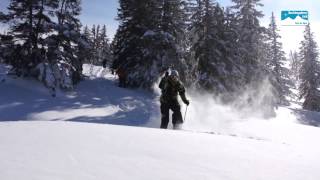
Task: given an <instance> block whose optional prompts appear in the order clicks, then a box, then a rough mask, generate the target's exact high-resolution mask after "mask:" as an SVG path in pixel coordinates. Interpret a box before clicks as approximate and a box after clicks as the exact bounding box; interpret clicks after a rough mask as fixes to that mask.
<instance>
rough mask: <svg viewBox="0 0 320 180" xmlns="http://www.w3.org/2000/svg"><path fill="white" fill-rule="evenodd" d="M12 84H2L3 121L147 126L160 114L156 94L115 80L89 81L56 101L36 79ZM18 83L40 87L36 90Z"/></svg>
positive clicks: (0, 107)
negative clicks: (122, 86) (119, 83)
mask: <svg viewBox="0 0 320 180" xmlns="http://www.w3.org/2000/svg"><path fill="white" fill-rule="evenodd" d="M10 81H11V82H6V83H0V93H1V97H0V121H18V120H50V121H61V120H63V121H77V122H90V123H107V124H116V125H129V126H146V125H147V124H149V125H150V122H149V121H150V119H151V117H152V116H153V113H158V111H159V110H158V108H159V106H158V105H157V104H156V102H157V101H154V99H155V98H157V97H156V96H155V95H154V94H152V93H150V92H147V91H143V90H130V89H123V88H119V87H117V86H116V84H115V81H114V80H109V79H104V78H96V79H86V80H85V81H83V82H81V83H80V84H79V85H78V86H77V88H76V90H75V91H74V92H70V93H61V95H58V96H57V97H56V98H53V97H51V96H50V94H49V93H48V90H47V89H46V88H43V87H41V86H42V85H40V83H39V82H37V81H35V80H28V81H24V80H10ZM15 81H21V82H24V83H27V82H28V84H29V85H27V86H30V87H32V86H38V87H39V88H38V90H36V91H35V90H34V89H33V88H25V86H21V84H20V83H19V82H18V83H14V82H15ZM40 87H41V88H40Z"/></svg>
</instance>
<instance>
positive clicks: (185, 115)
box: [183, 106, 188, 123]
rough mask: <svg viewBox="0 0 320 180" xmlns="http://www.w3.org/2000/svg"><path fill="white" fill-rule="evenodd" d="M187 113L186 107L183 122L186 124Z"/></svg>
mask: <svg viewBox="0 0 320 180" xmlns="http://www.w3.org/2000/svg"><path fill="white" fill-rule="evenodd" d="M187 111H188V106H187V107H186V112H185V113H184V119H183V122H184V123H185V122H186V117H187Z"/></svg>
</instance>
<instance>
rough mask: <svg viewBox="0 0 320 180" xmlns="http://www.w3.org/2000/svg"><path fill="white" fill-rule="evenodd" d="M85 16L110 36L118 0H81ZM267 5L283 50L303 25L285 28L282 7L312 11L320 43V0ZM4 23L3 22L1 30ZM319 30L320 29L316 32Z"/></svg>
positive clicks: (0, 3) (223, 0)
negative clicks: (100, 26)
mask: <svg viewBox="0 0 320 180" xmlns="http://www.w3.org/2000/svg"><path fill="white" fill-rule="evenodd" d="M217 2H219V3H220V4H221V5H222V6H227V5H230V4H231V0H217ZM82 3H83V5H82V15H81V17H80V19H81V21H82V23H83V25H85V24H87V25H89V26H91V25H93V24H106V25H107V28H108V35H109V37H110V38H112V37H113V35H114V34H115V32H116V29H117V26H118V22H117V21H116V20H115V17H116V15H117V8H118V0H82ZM261 3H263V4H264V7H262V8H260V10H262V11H263V13H264V14H265V17H264V18H262V19H261V23H262V24H263V25H264V26H267V25H268V23H269V21H270V16H271V12H272V11H273V12H274V13H275V16H276V20H277V22H278V25H279V29H280V34H281V36H282V42H283V44H284V49H285V51H286V52H288V51H289V50H291V49H297V45H298V44H299V42H300V41H301V40H302V38H303V36H302V32H303V27H283V26H280V14H281V10H308V11H309V14H310V22H311V28H312V30H313V32H315V35H316V39H317V41H318V43H320V31H319V29H320V11H319V9H320V0H262V1H261ZM8 4H9V0H0V10H5V8H6V7H7V6H8ZM1 28H2V29H3V28H4V26H3V25H0V30H1ZM317 30H318V31H317Z"/></svg>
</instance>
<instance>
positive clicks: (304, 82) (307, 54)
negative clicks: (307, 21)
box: [299, 25, 320, 111]
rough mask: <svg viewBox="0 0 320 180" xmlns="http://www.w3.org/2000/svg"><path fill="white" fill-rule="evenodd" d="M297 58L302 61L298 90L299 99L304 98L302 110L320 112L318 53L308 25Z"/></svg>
mask: <svg viewBox="0 0 320 180" xmlns="http://www.w3.org/2000/svg"><path fill="white" fill-rule="evenodd" d="M299 56H300V58H301V60H302V65H301V69H300V80H301V84H300V87H299V90H300V98H304V102H303V108H304V109H306V110H311V111H320V93H319V90H318V88H319V74H320V67H319V61H318V58H319V52H318V46H317V43H316V42H315V40H314V36H313V33H312V32H311V29H310V25H307V26H306V28H305V31H304V40H303V41H302V42H301V47H300V52H299Z"/></svg>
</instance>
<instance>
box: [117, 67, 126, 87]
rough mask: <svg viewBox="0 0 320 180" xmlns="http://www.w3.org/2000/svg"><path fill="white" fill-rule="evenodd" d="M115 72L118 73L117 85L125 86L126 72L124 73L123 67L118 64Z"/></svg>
mask: <svg viewBox="0 0 320 180" xmlns="http://www.w3.org/2000/svg"><path fill="white" fill-rule="evenodd" d="M116 73H117V74H118V77H119V87H123V88H125V87H126V85H127V83H126V81H127V80H126V79H127V74H126V72H125V70H124V68H123V67H121V66H120V67H119V68H118V69H117V71H116Z"/></svg>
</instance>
